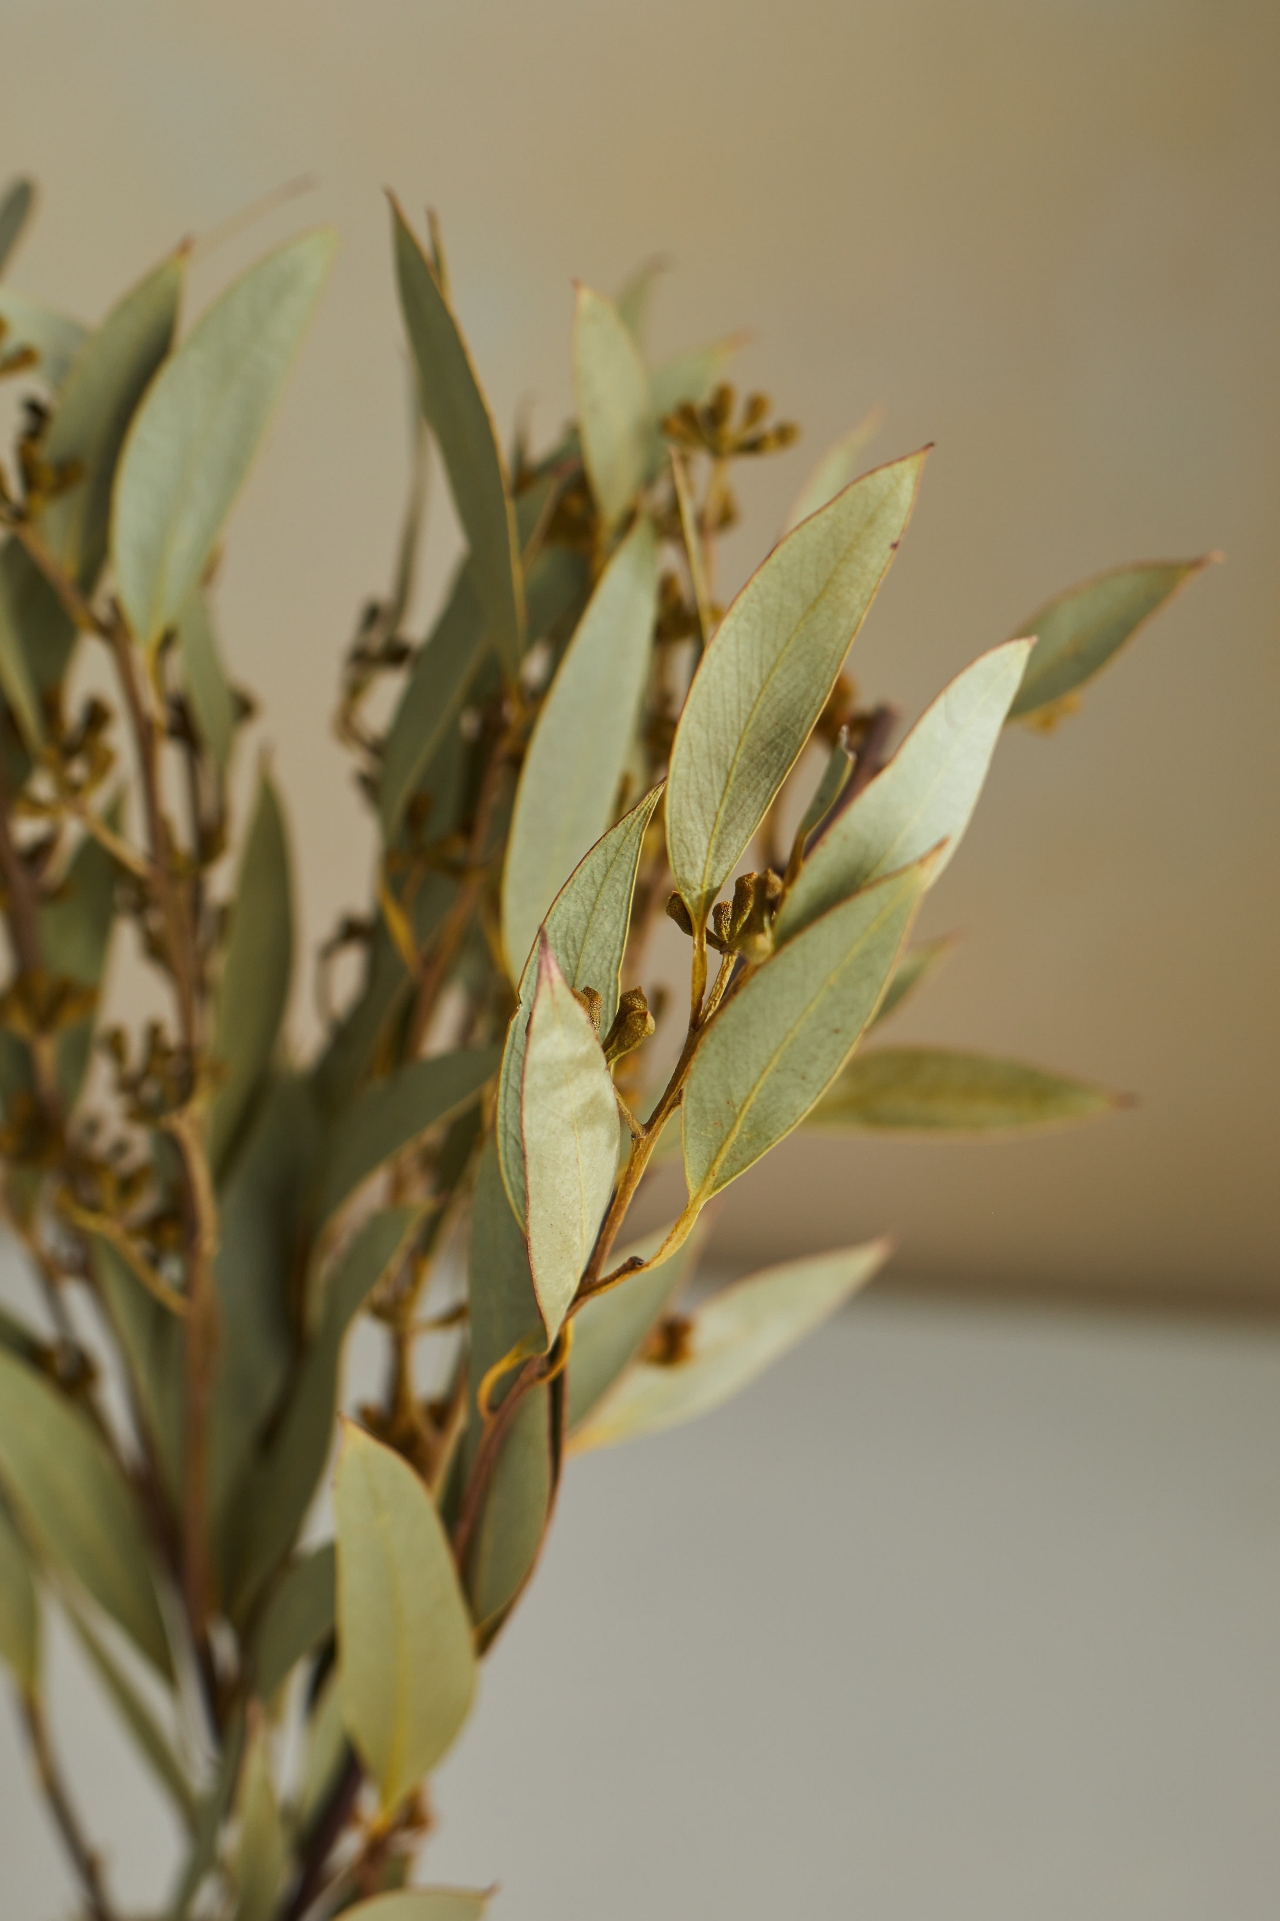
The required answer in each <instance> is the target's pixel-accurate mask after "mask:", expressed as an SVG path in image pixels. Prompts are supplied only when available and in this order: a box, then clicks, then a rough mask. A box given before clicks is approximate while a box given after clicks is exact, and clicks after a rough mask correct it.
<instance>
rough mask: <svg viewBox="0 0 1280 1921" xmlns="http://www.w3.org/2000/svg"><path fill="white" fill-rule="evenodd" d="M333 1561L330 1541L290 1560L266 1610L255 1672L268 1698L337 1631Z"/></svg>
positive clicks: (257, 1640)
mask: <svg viewBox="0 0 1280 1921" xmlns="http://www.w3.org/2000/svg"><path fill="white" fill-rule="evenodd" d="M334 1567H335V1562H334V1548H333V1542H332V1541H326V1542H325V1543H324V1545H323V1547H318V1548H316V1549H315V1550H314V1552H313V1553H311V1554H303V1555H300V1556H299V1557H298V1559H297V1560H294V1561H290V1563H289V1565H288V1567H287V1568H286V1569H285V1571H284V1573H283V1574H282V1575H281V1577H280V1583H279V1585H278V1586H277V1587H276V1589H275V1590H274V1592H273V1593H272V1595H271V1598H270V1600H269V1601H268V1602H267V1605H266V1606H265V1608H264V1609H263V1610H262V1618H261V1620H260V1621H259V1623H258V1629H257V1633H256V1634H255V1636H254V1643H253V1678H254V1685H255V1687H256V1689H257V1692H258V1693H259V1695H261V1697H262V1699H263V1700H264V1701H269V1700H270V1699H271V1697H272V1695H273V1694H274V1693H275V1692H276V1689H277V1688H279V1687H282V1686H283V1685H284V1683H285V1681H287V1680H288V1678H289V1675H290V1674H291V1673H292V1672H293V1669H294V1668H295V1667H296V1665H297V1663H298V1662H299V1661H301V1660H302V1659H303V1658H304V1656H305V1655H308V1654H310V1653H311V1650H312V1649H313V1648H315V1647H318V1646H319V1645H320V1643H321V1641H323V1640H324V1639H325V1638H326V1637H327V1636H328V1635H329V1634H331V1633H332V1632H333V1623H334V1610H335V1607H336V1600H335V1588H334Z"/></svg>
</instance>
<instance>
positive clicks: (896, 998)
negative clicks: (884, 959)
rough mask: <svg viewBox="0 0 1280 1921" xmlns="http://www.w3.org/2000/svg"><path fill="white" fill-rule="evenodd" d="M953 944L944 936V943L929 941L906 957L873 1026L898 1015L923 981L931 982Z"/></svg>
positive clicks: (895, 971)
mask: <svg viewBox="0 0 1280 1921" xmlns="http://www.w3.org/2000/svg"><path fill="white" fill-rule="evenodd" d="M953 945H954V943H953V941H952V938H951V936H950V935H949V934H944V935H943V936H942V938H941V940H935V941H927V942H926V943H925V945H924V946H923V947H913V948H911V950H910V951H909V952H908V953H905V954H903V955H902V956H901V957H900V958H899V961H898V965H897V966H896V967H895V968H894V970H893V974H892V976H891V978H890V981H889V985H888V986H887V987H886V988H885V990H884V999H883V1000H882V1001H881V1003H880V1005H879V1007H877V1009H876V1011H875V1013H874V1015H873V1016H872V1018H871V1026H872V1027H879V1025H880V1023H881V1021H887V1020H888V1018H889V1016H890V1014H893V1013H896V1012H897V1010H898V1008H899V1007H901V1006H902V1004H903V1002H904V1001H906V1000H907V999H908V998H909V997H910V996H911V995H912V994H914V993H915V991H916V988H917V987H919V986H920V984H921V982H922V981H925V980H927V979H928V977H929V975H930V974H931V973H932V972H933V970H934V968H935V967H936V966H937V964H938V962H939V961H940V960H943V959H944V958H945V957H946V955H948V954H949V953H950V952H951V949H952V946H953Z"/></svg>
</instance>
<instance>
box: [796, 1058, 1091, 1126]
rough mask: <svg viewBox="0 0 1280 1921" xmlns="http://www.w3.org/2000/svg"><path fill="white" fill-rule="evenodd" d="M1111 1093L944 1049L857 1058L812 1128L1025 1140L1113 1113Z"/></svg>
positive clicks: (1036, 1070) (1013, 1063)
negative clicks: (1038, 1131)
mask: <svg viewBox="0 0 1280 1921" xmlns="http://www.w3.org/2000/svg"><path fill="white" fill-rule="evenodd" d="M1124 1105H1125V1102H1124V1101H1123V1099H1122V1098H1120V1097H1119V1096H1117V1095H1115V1094H1111V1093H1108V1092H1107V1090H1106V1089H1105V1088H1102V1087H1091V1086H1090V1085H1089V1084H1088V1083H1087V1082H1085V1081H1077V1080H1069V1079H1068V1078H1067V1077H1066V1075H1063V1074H1052V1073H1047V1072H1046V1071H1045V1070H1044V1069H1043V1068H1040V1067H1027V1066H1024V1064H1023V1063H1022V1062H1021V1061H1009V1060H1001V1059H998V1058H994V1057H992V1056H990V1055H987V1054H969V1053H965V1052H963V1051H961V1050H959V1049H956V1048H944V1047H877V1048H875V1049H874V1050H872V1051H870V1052H868V1053H865V1054H856V1055H855V1056H854V1058H853V1059H852V1060H851V1061H850V1062H849V1064H848V1066H847V1067H846V1068H845V1070H844V1072H843V1073H842V1074H841V1075H840V1076H839V1078H838V1079H837V1080H836V1081H835V1082H834V1084H833V1085H832V1086H831V1087H830V1088H829V1089H828V1090H827V1092H826V1094H825V1095H824V1096H823V1098H822V1099H821V1100H820V1101H819V1102H818V1104H817V1106H816V1107H815V1108H814V1110H813V1112H812V1113H811V1114H810V1115H809V1125H810V1126H812V1127H833V1128H840V1129H845V1128H874V1129H887V1130H890V1131H899V1132H904V1133H917V1134H937V1133H945V1134H978V1135H985V1134H1002V1133H1020V1132H1022V1131H1024V1130H1025V1129H1027V1128H1031V1127H1052V1126H1060V1125H1062V1124H1063V1123H1065V1122H1070V1121H1083V1120H1089V1119H1091V1118H1092V1117H1093V1116H1095V1115H1098V1114H1105V1113H1109V1112H1110V1111H1112V1110H1113V1109H1114V1108H1116V1107H1122V1106H1124Z"/></svg>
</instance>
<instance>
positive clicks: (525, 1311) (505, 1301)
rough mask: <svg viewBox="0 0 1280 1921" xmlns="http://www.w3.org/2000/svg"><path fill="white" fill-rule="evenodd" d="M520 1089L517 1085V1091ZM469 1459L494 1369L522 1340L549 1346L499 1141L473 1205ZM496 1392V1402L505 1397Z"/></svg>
mask: <svg viewBox="0 0 1280 1921" xmlns="http://www.w3.org/2000/svg"><path fill="white" fill-rule="evenodd" d="M518 1092H519V1087H518V1084H517V1094H518ZM467 1310H468V1313H467V1323H468V1333H469V1343H470V1344H469V1351H468V1357H467V1359H468V1369H469V1373H470V1395H469V1399H468V1409H469V1413H468V1423H467V1451H468V1457H470V1455H471V1454H473V1453H474V1451H475V1448H476V1447H477V1446H478V1445H479V1441H480V1432H481V1420H480V1412H479V1409H478V1407H477V1405H476V1394H477V1391H478V1389H479V1386H480V1383H481V1381H482V1380H483V1379H484V1377H485V1375H486V1374H487V1373H488V1371H489V1369H490V1368H491V1367H494V1366H496V1365H497V1363H498V1362H499V1361H500V1360H502V1358H503V1356H504V1355H507V1354H509V1353H510V1352H511V1350H512V1348H513V1347H515V1346H516V1345H517V1344H518V1343H520V1342H522V1341H525V1340H528V1339H532V1338H534V1337H541V1341H542V1345H543V1346H544V1347H546V1346H549V1344H550V1342H549V1337H548V1336H547V1333H546V1324H545V1322H544V1321H543V1318H542V1310H541V1308H540V1307H539V1305H538V1297H537V1294H536V1293H535V1292H534V1286H533V1275H532V1273H531V1272H530V1269H529V1248H528V1244H527V1242H526V1240H525V1236H524V1228H523V1225H522V1223H521V1221H520V1220H517V1218H516V1216H515V1215H514V1214H513V1213H512V1211H511V1207H510V1205H509V1203H508V1200H507V1195H506V1192H505V1190H504V1189H503V1185H502V1176H501V1174H500V1173H499V1171H498V1153H497V1147H496V1144H495V1142H494V1141H493V1140H492V1138H491V1139H489V1140H488V1141H486V1142H485V1145H484V1149H483V1151H482V1153H481V1156H480V1166H479V1169H478V1171H477V1173H476V1191H475V1199H474V1201H473V1203H472V1209H471V1248H470V1259H469V1261H468V1263H467ZM501 1398H502V1397H501V1394H500V1393H499V1394H497V1395H495V1397H494V1399H495V1404H496V1402H497V1401H499V1400H500V1399H501Z"/></svg>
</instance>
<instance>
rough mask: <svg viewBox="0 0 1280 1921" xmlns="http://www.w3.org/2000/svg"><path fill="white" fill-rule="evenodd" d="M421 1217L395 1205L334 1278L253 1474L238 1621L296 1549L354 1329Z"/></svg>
mask: <svg viewBox="0 0 1280 1921" xmlns="http://www.w3.org/2000/svg"><path fill="white" fill-rule="evenodd" d="M419 1219H420V1210H419V1209H418V1208H416V1207H389V1208H386V1209H384V1210H383V1212H381V1213H379V1214H375V1215H373V1216H372V1218H371V1219H370V1220H368V1221H366V1222H365V1223H364V1225H363V1226H362V1227H361V1228H360V1230H359V1232H358V1233H357V1234H355V1235H354V1236H353V1237H352V1240H351V1244H350V1246H349V1247H348V1248H347V1249H346V1251H345V1253H344V1254H343V1256H342V1258H341V1259H340V1260H339V1261H338V1263H337V1265H336V1267H335V1268H334V1271H333V1273H332V1274H331V1275H330V1276H329V1280H328V1285H327V1287H326V1288H325V1293H324V1301H323V1305H322V1307H321V1311H320V1318H319V1325H318V1327H317V1329H316V1333H315V1338H314V1339H313V1340H312V1342H311V1344H310V1346H309V1347H308V1348H307V1349H306V1350H305V1351H304V1353H303V1355H302V1358H301V1360H300V1361H299V1363H298V1372H297V1377H296V1379H295V1380H294V1382H293V1386H292V1389H291V1391H290V1394H289V1398H288V1401H287V1402H286V1404H285V1408H284V1412H283V1414H282V1415H281V1418H280V1422H279V1426H278V1427H277V1428H276V1430H275V1432H274V1433H273V1434H272V1436H271V1440H270V1444H269V1445H268V1447H267V1449H266V1452H265V1454H264V1455H263V1456H262V1458H261V1460H260V1461H259V1462H258V1463H257V1465H256V1467H254V1468H252V1469H251V1470H250V1473H249V1475H248V1477H247V1481H248V1486H247V1488H246V1489H245V1496H246V1498H245V1500H244V1502H243V1503H242V1507H243V1518H244V1522H245V1527H244V1532H243V1535H242V1536H241V1537H240V1539H239V1542H238V1544H237V1546H238V1554H237V1558H236V1562H235V1565H234V1566H233V1567H232V1569H231V1572H230V1576H229V1579H228V1582H227V1589H228V1595H229V1605H230V1612H231V1614H232V1616H233V1617H234V1618H235V1619H237V1620H240V1619H242V1618H243V1617H244V1615H245V1613H246V1612H247V1610H248V1608H249V1607H250V1606H251V1604H252V1602H253V1601H254V1599H255V1598H256V1596H257V1594H258V1593H259V1591H260V1589H261V1587H262V1583H263V1582H264V1581H265V1580H266V1578H267V1576H268V1575H269V1574H271V1573H272V1571H273V1570H274V1569H275V1568H276V1567H278V1566H279V1564H280V1562H281V1561H282V1560H283V1559H284V1557H285V1555H286V1554H287V1553H288V1552H289V1549H290V1548H291V1547H292V1545H293V1542H294V1540H295V1538H296V1536H297V1533H298V1529H299V1528H300V1527H301V1526H302V1523H303V1521H304V1520H305V1519H306V1517H307V1510H308V1509H309V1508H310V1506H311V1503H312V1500H313V1499H314V1498H315V1492H316V1488H317V1487H318V1485H319V1482H320V1477H321V1475H322V1474H323V1473H324V1468H325V1462H326V1461H327V1460H328V1458H329V1448H330V1445H331V1443H332V1440H333V1424H334V1420H335V1418H336V1415H337V1404H338V1373H339V1368H340V1365H341V1361H342V1344H343V1341H344V1339H345V1338H346V1333H347V1329H348V1328H349V1327H350V1325H351V1323H352V1321H353V1320H354V1319H355V1317H356V1315H357V1314H358V1313H359V1311H360V1309H361V1308H362V1307H363V1306H364V1303H365V1301H366V1300H367V1299H368V1298H369V1295H370V1294H371V1293H372V1292H373V1290H374V1288H375V1287H376V1286H377V1284H378V1282H379V1281H380V1280H381V1278H382V1276H383V1275H384V1274H385V1273H386V1271H387V1269H388V1268H389V1267H390V1266H391V1265H392V1263H393V1262H394V1261H396V1260H397V1259H399V1257H400V1254H401V1251H402V1250H403V1248H404V1247H405V1245H406V1242H407V1240H408V1237H409V1236H410V1235H411V1234H412V1233H413V1232H414V1231H415V1229H416V1227H417V1224H418V1221H419Z"/></svg>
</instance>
